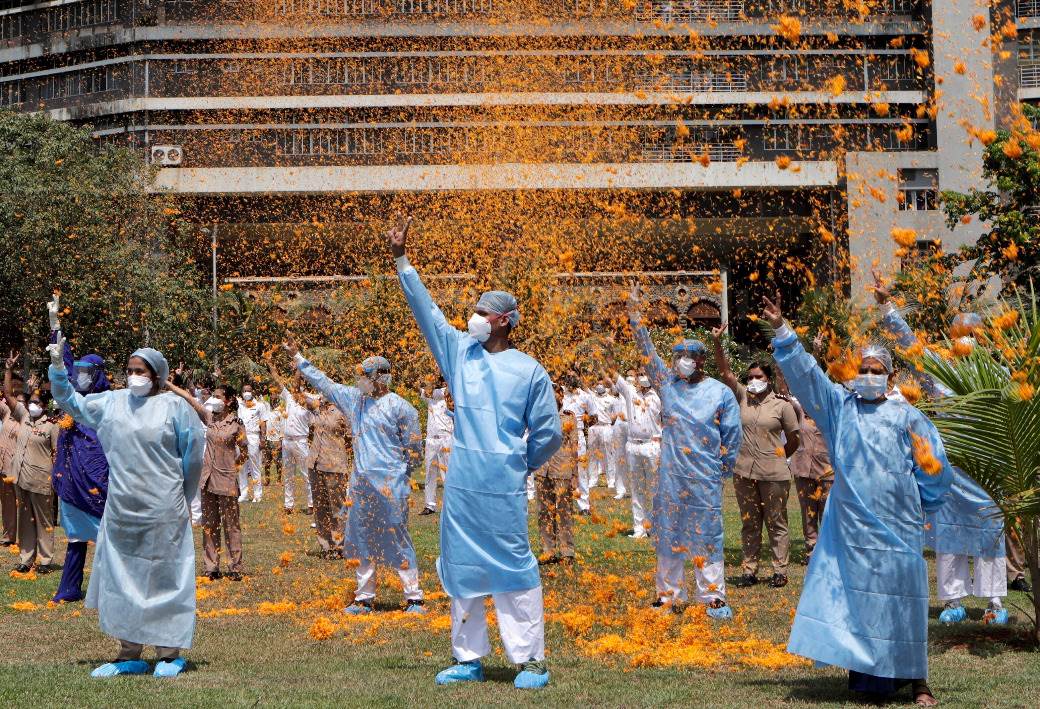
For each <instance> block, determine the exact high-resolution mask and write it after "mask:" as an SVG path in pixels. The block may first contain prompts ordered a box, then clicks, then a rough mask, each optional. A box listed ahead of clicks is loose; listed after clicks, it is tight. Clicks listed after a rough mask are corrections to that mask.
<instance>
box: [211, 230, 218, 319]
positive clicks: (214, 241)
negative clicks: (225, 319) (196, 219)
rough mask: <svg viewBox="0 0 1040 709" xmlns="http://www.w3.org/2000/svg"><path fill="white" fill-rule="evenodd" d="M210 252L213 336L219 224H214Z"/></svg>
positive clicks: (215, 312)
mask: <svg viewBox="0 0 1040 709" xmlns="http://www.w3.org/2000/svg"><path fill="white" fill-rule="evenodd" d="M210 253H211V254H212V256H213V336H214V337H216V335H217V225H216V224H214V225H213V232H212V239H211V240H210Z"/></svg>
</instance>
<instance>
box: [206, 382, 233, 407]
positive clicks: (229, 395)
mask: <svg viewBox="0 0 1040 709" xmlns="http://www.w3.org/2000/svg"><path fill="white" fill-rule="evenodd" d="M217 389H220V390H221V391H223V392H224V400H225V401H227V400H229V399H230V400H231V403H230V404H228V405H227V408H228V411H232V412H235V411H238V392H237V391H235V387H233V386H231V385H230V384H225V385H223V386H216V387H213V391H216V390H217ZM211 395H212V393H211Z"/></svg>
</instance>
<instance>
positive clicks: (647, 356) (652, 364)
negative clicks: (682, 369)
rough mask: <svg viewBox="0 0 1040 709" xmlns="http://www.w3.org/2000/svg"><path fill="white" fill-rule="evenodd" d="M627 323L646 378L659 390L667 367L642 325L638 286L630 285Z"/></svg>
mask: <svg viewBox="0 0 1040 709" xmlns="http://www.w3.org/2000/svg"><path fill="white" fill-rule="evenodd" d="M628 322H629V324H630V325H631V326H632V334H633V335H634V336H635V341H636V348H637V349H638V350H639V353H640V354H641V355H642V356H643V368H644V369H645V370H646V376H647V377H649V378H650V382H651V383H652V384H653V385H654V387H656V388H658V389H660V388H661V387H662V386H663V385H664V383H665V380H666V379H667V377H668V366H667V365H666V364H665V363H664V360H662V359H661V357H660V356H659V355H658V354H657V348H656V347H654V343H653V340H651V339H650V332H649V331H648V330H647V329H646V326H644V325H643V315H642V313H641V312H640V311H639V284H633V285H632V292H631V293H629V296H628Z"/></svg>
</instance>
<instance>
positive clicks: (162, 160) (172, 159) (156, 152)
mask: <svg viewBox="0 0 1040 709" xmlns="http://www.w3.org/2000/svg"><path fill="white" fill-rule="evenodd" d="M183 159H184V149H183V148H182V147H181V146H179V145H153V146H152V164H153V165H162V166H163V167H175V166H177V165H180V164H181V160H183Z"/></svg>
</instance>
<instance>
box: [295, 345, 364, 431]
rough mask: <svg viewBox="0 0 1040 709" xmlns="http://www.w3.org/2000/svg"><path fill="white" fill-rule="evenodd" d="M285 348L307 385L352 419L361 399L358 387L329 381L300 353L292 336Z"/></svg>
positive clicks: (325, 375)
mask: <svg viewBox="0 0 1040 709" xmlns="http://www.w3.org/2000/svg"><path fill="white" fill-rule="evenodd" d="M283 346H284V347H285V351H286V352H288V353H289V356H290V357H292V360H293V364H294V365H295V366H296V371H298V372H299V373H300V374H302V375H303V378H304V379H306V380H307V383H308V384H310V385H311V386H312V387H314V388H315V389H317V390H318V391H319V392H321V393H322V394H323V395H324V396H325V398H326V399H328V400H329V401H331V402H332V403H333V404H334V405H335V406H336V408H338V409H339V410H340V411H342V412H343V413H344V415H346V416H347V417H350V416H351V415H352V412H353V411H354V406H355V405H356V404H357V402H358V399H359V398H360V397H361V392H360V390H358V388H357V387H352V386H347V385H345V384H338V383H337V382H334V381H332V380H331V379H329V377H328V375H327V374H325V372H323V371H321V370H320V369H318V368H317V367H315V366H314V365H313V364H311V363H310V362H309V361H308V360H307V358H305V357H304V356H303V355H302V354H301V353H300V348H299V347H298V346H297V344H296V340H295V339H294V338H293V337H292V336H290V337H289V339H288V340H286V342H285V344H284V345H283ZM283 388H284V387H283Z"/></svg>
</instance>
